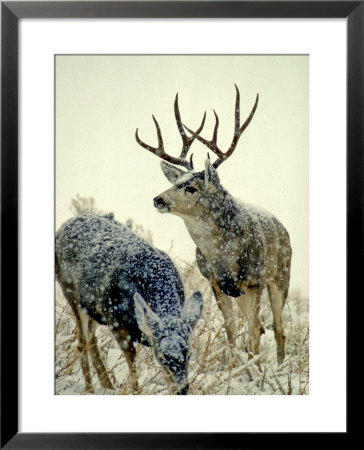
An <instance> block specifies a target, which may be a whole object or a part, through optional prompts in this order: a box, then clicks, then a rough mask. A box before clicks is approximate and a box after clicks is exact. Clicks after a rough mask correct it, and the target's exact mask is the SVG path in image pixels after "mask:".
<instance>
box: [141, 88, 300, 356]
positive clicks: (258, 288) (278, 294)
mask: <svg viewBox="0 0 364 450" xmlns="http://www.w3.org/2000/svg"><path fill="white" fill-rule="evenodd" d="M235 88H236V103H235V131H234V136H233V139H232V142H231V145H230V147H229V148H228V150H227V151H226V152H223V151H222V150H220V148H219V147H218V145H217V132H218V126H219V118H218V116H217V114H216V112H215V111H214V114H215V120H216V122H215V128H214V132H213V137H212V139H211V140H210V141H209V140H207V139H204V138H203V137H201V136H200V134H199V133H200V131H201V130H202V128H203V125H204V122H205V117H206V113H205V115H204V118H203V121H202V124H201V126H200V127H199V129H198V130H197V131H196V132H194V131H192V130H190V129H189V128H188V127H186V126H185V125H184V124H183V123H182V120H181V115H180V112H179V107H178V96H176V99H175V103H174V110H175V117H176V122H177V126H178V130H179V133H180V135H181V138H182V142H183V147H182V152H181V155H180V157H179V158H175V157H172V156H170V155H168V154H167V153H166V152H165V151H164V145H163V139H162V134H161V130H160V127H159V125H158V122H157V120H156V119H155V118H154V116H153V119H154V122H155V126H156V129H157V136H158V147H151V146H150V145H147V144H146V143H144V142H143V141H142V140H141V139H140V138H139V135H138V129H137V130H136V140H137V142H138V143H139V144H140V145H141V146H142V147H144V148H145V149H147V150H149V151H150V152H152V153H154V154H156V155H157V156H159V157H160V158H161V159H163V161H162V162H161V166H162V170H163V172H164V175H165V176H166V177H167V179H168V180H169V181H170V182H171V183H172V184H173V187H172V188H171V189H168V190H167V191H165V192H163V193H162V194H161V195H159V196H158V197H155V198H154V206H155V207H156V208H157V209H158V210H159V211H160V212H162V213H167V212H169V213H172V214H175V215H176V216H179V217H181V218H182V219H183V221H184V223H185V225H186V227H187V230H188V232H189V234H190V235H191V237H192V239H193V241H194V243H195V244H196V247H197V248H196V260H197V265H198V267H199V269H200V271H201V273H202V275H203V276H204V277H206V278H207V279H208V280H209V281H210V283H211V286H212V290H213V293H214V296H215V298H216V301H217V305H218V307H219V308H220V310H221V312H222V314H223V317H224V321H225V328H226V333H227V337H228V340H229V342H230V343H231V344H234V343H235V338H236V332H235V329H234V328H235V327H234V317H233V305H232V299H231V297H234V299H235V301H236V303H237V305H238V307H239V309H240V311H241V313H242V315H243V317H245V318H246V320H247V324H248V333H249V344H248V349H249V352H250V354H254V355H257V354H259V344H260V336H261V334H262V333H264V328H263V327H262V326H261V324H260V322H259V308H260V298H261V295H262V291H263V289H264V288H265V287H267V288H268V292H269V298H270V303H271V307H272V311H273V318H274V323H273V327H274V333H275V339H276V343H277V359H278V363H279V364H280V363H282V361H283V359H284V357H285V335H284V331H283V326H282V309H283V306H284V304H285V300H286V298H287V294H288V287H289V278H290V265H291V246H290V240H289V235H288V233H287V231H286V230H285V228H284V227H283V225H282V224H281V223H280V222H279V221H278V220H277V219H276V218H275V217H274V216H273V215H272V214H270V213H269V212H266V211H262V210H260V209H258V208H255V207H252V206H249V205H247V204H245V203H242V202H240V201H238V200H237V199H235V198H234V197H233V196H232V195H230V194H229V192H227V190H226V189H225V188H224V187H223V186H222V185H221V184H220V179H219V175H218V173H217V168H218V167H219V166H220V165H221V164H222V163H223V162H224V161H226V160H227V159H228V158H230V156H231V155H232V154H233V152H234V150H235V148H236V145H237V143H238V141H239V138H240V136H241V135H242V133H243V131H244V130H245V129H246V128H247V126H248V125H249V123H250V122H251V120H252V118H253V116H254V113H255V111H256V108H257V105H258V98H259V96H258V95H257V97H256V101H255V104H254V107H253V109H252V111H251V113H250V115H249V117H248V118H247V119H246V121H245V122H244V124H243V125H242V126H240V94H239V90H238V88H237V86H236V85H235ZM184 128H185V129H186V130H187V131H188V132H189V133H190V134H191V136H187V135H186V133H185V130H184ZM194 139H197V140H199V141H200V142H201V143H202V144H204V145H205V146H207V147H208V148H209V149H210V150H211V151H212V152H213V153H215V154H216V155H217V159H216V161H215V162H214V163H211V161H210V158H209V157H208V159H207V160H206V163H205V170H204V171H201V172H194V170H193V163H192V156H191V158H190V160H189V161H187V159H186V157H187V153H188V151H189V148H190V146H191V144H192V142H193V141H194ZM169 163H172V164H169ZM176 165H177V166H178V165H179V166H182V167H184V168H185V169H187V171H184V170H181V169H180V168H177V167H175V166H176Z"/></svg>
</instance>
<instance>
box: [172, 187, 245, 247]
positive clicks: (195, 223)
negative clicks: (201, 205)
mask: <svg viewBox="0 0 364 450" xmlns="http://www.w3.org/2000/svg"><path fill="white" fill-rule="evenodd" d="M219 194H220V195H218V196H216V197H213V198H211V201H210V202H208V205H209V206H208V207H207V208H206V209H203V210H200V211H197V212H196V213H195V214H193V215H192V214H191V215H183V216H182V215H181V218H182V219H183V221H184V223H185V225H186V228H187V230H188V232H189V234H190V236H191V238H192V240H193V241H194V243H195V244H196V246H197V247H198V248H199V249H200V250H201V252H202V253H203V254H205V255H207V254H210V253H211V252H214V249H215V250H216V251H217V252H221V249H222V248H226V245H227V243H228V242H229V241H231V239H229V237H230V238H231V236H230V232H231V230H230V226H231V217H233V216H234V215H236V214H237V211H238V205H237V203H236V201H235V200H234V198H233V197H232V196H231V195H230V194H229V193H228V192H227V191H226V190H223V191H221V192H220V193H219ZM235 220H239V219H237V218H236V217H235ZM231 244H232V242H230V244H229V245H227V247H230V246H231Z"/></svg>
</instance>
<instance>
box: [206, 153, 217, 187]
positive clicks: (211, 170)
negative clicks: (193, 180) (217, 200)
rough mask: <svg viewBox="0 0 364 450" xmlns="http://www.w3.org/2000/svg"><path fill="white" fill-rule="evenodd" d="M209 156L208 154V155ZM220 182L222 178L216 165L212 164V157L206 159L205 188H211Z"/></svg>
mask: <svg viewBox="0 0 364 450" xmlns="http://www.w3.org/2000/svg"><path fill="white" fill-rule="evenodd" d="M207 156H208V155H207ZM219 184H220V178H219V175H218V174H217V171H216V169H215V167H214V166H213V165H212V164H211V161H210V157H209V156H208V157H207V158H206V160H205V188H206V189H209V188H211V187H212V186H217V185H219Z"/></svg>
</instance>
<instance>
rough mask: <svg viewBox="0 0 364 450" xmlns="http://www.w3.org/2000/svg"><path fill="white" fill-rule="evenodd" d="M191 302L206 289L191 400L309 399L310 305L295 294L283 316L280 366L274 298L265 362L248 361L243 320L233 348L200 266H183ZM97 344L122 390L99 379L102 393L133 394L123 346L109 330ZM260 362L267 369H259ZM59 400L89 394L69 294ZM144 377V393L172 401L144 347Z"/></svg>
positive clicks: (61, 319) (59, 345)
mask: <svg viewBox="0 0 364 450" xmlns="http://www.w3.org/2000/svg"><path fill="white" fill-rule="evenodd" d="M178 266H179V269H180V272H181V274H182V279H183V282H184V285H185V289H186V295H190V293H191V292H192V291H195V290H197V289H199V290H200V291H201V292H202V293H203V294H204V311H203V316H202V318H201V319H200V321H199V322H198V324H197V326H196V328H195V330H194V333H193V335H192V338H191V341H190V352H191V359H190V364H189V380H190V394H192V395H305V394H308V393H309V331H308V330H309V328H308V299H304V298H302V296H301V295H300V294H299V293H298V292H291V293H290V295H289V298H288V302H287V305H286V306H285V308H284V312H283V323H284V329H285V332H286V336H287V341H286V353H287V356H286V359H285V360H284V362H283V364H282V365H281V366H279V367H278V365H277V362H276V344H275V340H274V333H273V329H272V320H273V319H272V313H271V309H270V305H269V300H268V296H267V295H266V294H264V295H263V298H262V305H261V312H260V320H261V322H262V325H263V326H264V327H265V329H266V332H265V334H264V335H262V339H261V346H260V353H261V354H260V357H259V358H257V357H255V358H253V359H250V360H248V355H247V353H245V352H244V351H243V349H244V347H245V346H246V340H247V333H246V329H245V326H244V322H243V320H242V318H239V315H238V314H237V317H238V318H237V320H238V323H237V325H238V326H239V329H240V330H241V332H240V334H239V337H238V342H237V345H236V346H235V347H231V346H229V344H228V341H227V338H226V334H225V328H224V324H223V320H222V316H221V313H220V311H219V310H218V308H217V305H216V301H215V299H214V297H213V295H212V292H211V289H210V287H209V285H208V282H207V281H206V280H205V279H204V278H203V277H202V276H201V275H200V273H199V271H198V269H197V267H196V265H195V264H186V263H179V264H178ZM96 335H97V338H98V345H99V349H100V353H101V355H102V357H103V359H104V361H105V364H106V367H107V369H108V372H109V376H110V378H111V380H112V382H113V384H114V386H115V388H116V390H115V391H106V390H105V389H102V388H100V387H99V383H98V380H97V377H96V374H95V373H93V384H94V386H95V394H119V395H120V394H121V395H123V394H124V395H125V394H130V393H132V390H131V386H130V384H129V376H128V367H127V364H126V362H125V359H124V357H123V355H122V354H121V351H120V349H119V346H118V344H117V343H116V341H115V340H114V338H113V337H112V335H111V333H110V332H109V330H108V328H107V327H104V326H99V327H98V329H97V333H96ZM257 359H259V361H260V362H259V363H258V362H257ZM55 365H56V370H55V377H56V393H57V394H60V395H64V394H84V380H83V376H82V372H81V369H80V364H79V358H78V347H77V339H76V328H75V322H74V320H73V316H72V313H71V311H70V308H69V306H68V305H67V303H66V301H65V299H64V298H63V295H62V292H61V290H60V289H59V286H57V293H56V361H55ZM137 371H138V379H139V385H140V394H142V395H151V394H168V391H167V388H166V383H165V380H164V377H163V375H162V373H161V369H160V367H159V365H158V363H157V361H156V359H155V357H154V354H153V351H152V349H150V348H146V347H144V346H142V345H137Z"/></svg>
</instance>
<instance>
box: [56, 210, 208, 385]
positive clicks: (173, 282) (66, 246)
mask: <svg viewBox="0 0 364 450" xmlns="http://www.w3.org/2000/svg"><path fill="white" fill-rule="evenodd" d="M56 276H57V280H58V281H59V283H60V285H61V287H62V290H63V293H64V295H65V297H66V298H67V300H68V302H69V303H70V305H71V307H72V309H73V312H74V313H75V315H76V320H77V319H78V318H77V316H78V317H79V318H80V319H79V320H77V321H78V323H79V325H80V326H79V334H83V336H80V340H81V347H82V344H84V350H86V344H87V342H86V341H87V338H86V337H85V334H86V335H87V329H86V328H87V327H86V326H85V325H84V324H83V323H82V317H84V316H85V314H84V313H87V315H88V317H91V318H92V319H94V320H95V321H97V322H98V323H100V324H103V325H108V326H109V327H110V329H111V330H112V332H113V334H114V336H115V338H116V339H117V341H118V343H119V345H120V347H121V349H122V350H123V352H124V355H125V357H126V360H127V362H128V364H129V369H130V373H131V377H132V378H134V379H133V385H134V388H135V389H137V381H136V374H135V366H134V358H135V348H134V343H137V342H139V343H142V344H144V345H147V346H151V347H153V349H154V352H155V355H156V358H157V360H158V361H159V363H160V364H161V366H162V368H163V369H164V373H165V375H166V379H167V381H168V382H169V385H170V388H171V392H172V393H177V394H185V393H187V390H188V380H187V366H188V357H187V356H188V355H187V353H188V341H189V336H190V334H191V332H192V330H193V328H194V326H195V324H196V322H197V320H198V319H199V317H200V316H201V312H202V296H201V294H200V292H195V293H194V294H193V295H192V296H191V297H190V298H189V299H188V300H187V301H186V302H185V297H184V290H183V285H182V281H181V278H180V276H179V274H178V272H177V270H176V268H175V267H174V265H173V263H172V262H171V260H170V258H169V257H168V256H167V255H166V254H165V253H163V252H162V251H160V250H158V249H156V248H154V247H152V246H151V245H150V244H149V243H148V242H147V241H145V240H144V239H142V238H141V237H139V236H137V235H135V234H134V233H133V232H132V231H131V230H130V229H128V228H127V227H126V226H124V225H122V224H120V223H118V222H117V221H116V220H114V218H113V216H112V215H108V216H98V215H94V214H85V215H81V216H77V217H75V218H72V219H70V220H69V221H67V222H66V223H65V224H64V225H63V226H62V227H61V228H60V229H59V231H58V232H57V234H56ZM88 328H90V326H88ZM82 341H85V342H82ZM83 353H84V354H83V361H82V368H83V370H84V374H85V378H86V385H87V384H88V383H87V376H88V375H87V370H88V362H87V354H86V351H84V352H83ZM91 357H92V359H93V362H94V365H95V368H96V370H97V373H98V375H99V379H100V382H101V384H104V385H105V386H106V387H109V386H107V384H108V383H107V381H106V384H105V380H104V383H103V380H102V376H103V375H104V378H105V374H102V373H99V372H102V371H105V370H104V367H103V365H102V364H103V363H102V361H100V360H98V356H97V355H96V356H95V355H94V354H93V353H92V352H91ZM95 359H96V361H95ZM95 363H96V364H95ZM100 366H101V369H100V370H98V367H99V368H100Z"/></svg>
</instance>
